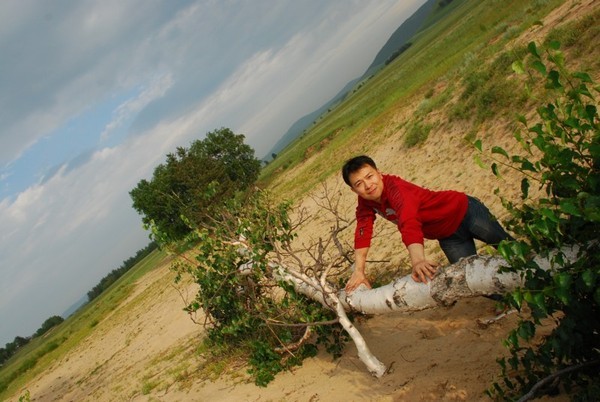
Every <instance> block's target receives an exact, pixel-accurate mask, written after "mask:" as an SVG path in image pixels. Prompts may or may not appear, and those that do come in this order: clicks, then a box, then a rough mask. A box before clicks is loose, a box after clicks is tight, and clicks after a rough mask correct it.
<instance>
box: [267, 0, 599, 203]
mask: <svg viewBox="0 0 600 402" xmlns="http://www.w3.org/2000/svg"><path fill="white" fill-rule="evenodd" d="M562 3H564V1H561V0H545V1H541V0H540V1H528V2H522V1H518V0H510V1H509V0H507V1H478V0H456V1H454V2H452V3H451V4H450V5H449V6H447V7H446V8H444V9H441V10H439V9H438V11H437V13H436V14H434V15H432V17H431V18H432V20H431V23H433V22H435V21H437V23H435V24H432V25H430V26H429V27H428V28H426V29H424V30H422V31H421V32H420V33H418V34H417V35H416V37H415V38H414V40H413V45H412V46H411V47H410V48H409V49H408V50H407V51H405V52H404V53H402V54H401V55H400V56H399V57H398V58H396V59H395V60H394V61H393V62H392V63H391V64H390V65H388V66H386V67H385V68H384V69H382V70H381V71H380V72H379V73H378V74H376V75H375V76H373V77H371V78H369V79H368V80H366V81H364V82H362V83H360V84H358V85H357V86H356V88H355V89H354V90H353V91H352V92H351V94H350V95H349V96H348V97H347V98H346V99H345V101H344V102H343V103H341V104H340V105H338V107H337V108H335V109H333V110H332V111H331V112H328V113H327V114H326V115H324V116H321V118H320V119H319V120H318V122H317V124H315V125H314V126H313V127H312V128H310V130H307V131H306V132H305V133H304V134H303V135H302V136H300V137H299V138H298V139H296V140H295V141H294V142H293V143H292V144H291V145H290V146H288V147H287V148H286V149H284V150H283V151H282V152H280V153H279V155H278V156H277V158H276V159H275V160H274V161H272V162H271V163H270V164H269V165H268V166H266V167H265V168H264V169H263V172H262V175H261V182H262V183H263V186H265V187H269V188H270V189H271V190H272V191H274V192H275V193H276V194H278V195H280V196H281V197H285V198H290V199H296V198H297V197H298V196H300V195H301V194H305V193H306V191H307V190H309V189H311V188H314V186H315V185H316V184H317V183H318V182H320V181H322V180H324V179H325V178H327V177H329V176H330V175H332V174H334V173H337V171H338V170H339V168H340V166H341V164H342V163H343V161H344V160H345V159H347V158H348V157H351V156H354V155H356V154H359V153H368V152H369V150H370V149H371V148H372V147H373V146H375V145H376V144H377V142H378V141H380V140H381V139H383V138H386V137H387V136H389V135H391V134H394V133H396V132H397V131H398V130H404V131H405V132H406V134H405V135H407V139H406V146H407V147H410V146H414V145H416V144H417V143H419V142H422V141H424V140H425V139H426V138H427V134H428V131H429V130H431V128H432V126H433V125H435V124H440V121H439V118H438V120H437V121H435V120H434V121H428V119H427V116H428V115H429V114H430V113H431V112H432V111H434V110H436V109H442V108H443V109H444V114H445V116H443V117H445V119H447V120H456V119H463V120H468V125H469V126H471V127H473V128H474V129H476V128H477V125H478V124H480V123H481V122H482V121H483V120H485V119H489V118H491V117H492V116H494V117H498V116H499V115H511V114H512V112H511V111H512V110H518V109H520V108H521V107H522V106H523V103H524V102H525V99H524V98H523V97H518V96H517V97H516V96H515V85H516V84H512V83H511V82H510V81H509V80H507V79H506V76H507V75H509V74H510V72H511V70H510V66H511V64H512V62H513V61H514V60H516V59H517V58H519V57H520V56H522V55H523V54H524V49H525V45H526V44H520V45H517V46H515V45H513V44H512V43H511V41H513V39H515V38H517V37H518V36H519V35H520V34H521V33H522V32H523V31H525V30H527V29H529V28H531V27H532V26H535V25H536V24H539V21H540V19H541V18H543V17H544V16H545V15H546V14H548V13H549V11H551V10H552V9H554V8H555V7H556V6H558V5H560V4H562ZM450 11H451V13H449V12H450ZM448 13H449V14H448ZM445 14H448V15H447V16H446V17H445V18H442V17H444V15H445ZM597 20H598V16H597V13H596V14H595V15H593V16H589V18H588V19H587V22H584V23H583V24H581V25H582V26H571V27H564V28H561V29H560V30H557V31H554V32H553V34H552V35H553V36H556V37H557V39H565V38H566V39H568V40H567V41H565V42H566V43H565V44H566V45H568V46H577V47H578V50H577V51H576V52H575V56H576V57H578V58H582V59H583V58H586V59H587V60H582V62H583V64H588V65H590V66H591V67H595V68H597V67H598V65H597V63H598V61H597V57H596V59H595V63H596V65H593V63H594V61H593V60H594V58H590V57H589V56H590V53H591V54H592V55H593V54H597V52H595V51H594V49H593V48H592V46H593V45H592V44H593V43H597V40H598V39H597V36H598V29H597V26H598V24H597V22H598V21H597ZM594 24H595V26H594ZM576 38H577V40H575V39H576ZM590 50H591V51H590ZM588 51H590V53H586V52H588ZM440 82H443V89H442V90H438V89H437V88H436V84H437V83H440ZM449 103H452V105H451V106H450V107H448V104H449ZM402 108H412V109H413V110H414V114H412V115H411V116H410V118H408V119H401V120H398V119H397V118H396V117H395V115H396V113H397V111H398V110H399V109H402ZM466 131H468V130H466ZM295 169H296V170H298V169H299V170H300V171H299V173H296V174H295V179H294V180H292V181H278V180H277V178H278V177H281V173H282V172H285V171H291V170H295Z"/></svg>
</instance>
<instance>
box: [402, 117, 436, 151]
mask: <svg viewBox="0 0 600 402" xmlns="http://www.w3.org/2000/svg"><path fill="white" fill-rule="evenodd" d="M430 131H431V125H428V124H422V123H421V122H416V123H413V124H411V125H410V126H409V127H408V128H407V130H406V135H405V136H404V145H405V146H407V147H408V148H412V147H414V146H415V145H417V144H420V143H422V142H425V140H426V139H427V137H428V136H429V132H430Z"/></svg>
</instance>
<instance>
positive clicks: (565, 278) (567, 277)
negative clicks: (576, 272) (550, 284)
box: [554, 272, 573, 289]
mask: <svg viewBox="0 0 600 402" xmlns="http://www.w3.org/2000/svg"><path fill="white" fill-rule="evenodd" d="M572 282H573V277H572V276H571V274H569V273H568V272H561V273H558V274H556V275H554V283H556V285H557V286H558V287H559V288H561V289H564V288H567V289H568V288H569V287H570V286H571V283H572Z"/></svg>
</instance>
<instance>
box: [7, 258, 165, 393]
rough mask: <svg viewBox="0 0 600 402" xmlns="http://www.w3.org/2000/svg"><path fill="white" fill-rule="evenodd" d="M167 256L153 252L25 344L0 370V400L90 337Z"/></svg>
mask: <svg viewBox="0 0 600 402" xmlns="http://www.w3.org/2000/svg"><path fill="white" fill-rule="evenodd" d="M166 259H167V256H166V254H165V253H164V252H161V251H158V250H155V251H153V252H152V253H150V254H149V255H148V256H147V257H146V258H144V259H143V260H142V261H141V262H140V263H139V264H137V265H136V266H135V267H133V268H132V269H131V270H129V271H128V272H127V273H126V274H125V275H123V277H121V278H120V279H119V280H118V281H117V282H115V283H114V284H113V285H112V286H111V287H110V288H109V289H108V290H107V291H105V292H104V293H103V294H102V295H100V296H99V297H98V298H96V299H94V300H93V301H92V302H91V303H89V304H86V305H85V306H83V307H82V308H81V309H80V310H78V311H77V312H76V313H74V314H73V315H72V316H70V317H69V318H67V319H66V320H65V321H64V322H63V323H61V324H60V325H58V326H56V327H54V328H52V329H51V330H50V331H49V332H48V333H46V334H45V335H43V336H41V337H38V338H35V339H33V340H32V341H31V342H30V343H29V344H27V345H26V346H24V347H23V348H22V349H21V350H20V351H19V352H18V353H17V354H16V355H15V356H13V358H12V359H10V360H9V361H8V362H7V363H6V364H5V365H4V366H3V367H2V369H1V370H0V400H4V399H5V397H7V396H8V395H12V393H13V392H14V390H15V389H19V387H21V386H22V385H23V384H25V383H27V382H28V381H29V380H31V379H32V378H34V377H36V376H37V375H39V374H40V373H42V372H44V370H46V369H47V368H48V367H49V366H50V365H51V364H52V362H53V361H55V360H57V359H60V358H61V357H62V356H64V355H65V354H66V353H67V352H69V351H70V350H71V349H72V348H74V347H75V346H77V345H78V344H80V343H81V342H82V341H83V340H84V339H85V338H87V337H88V336H90V335H91V334H92V333H93V332H94V329H95V327H96V326H97V325H98V323H100V322H101V321H102V320H103V319H104V318H106V317H107V316H108V315H109V314H111V313H112V312H113V311H115V310H116V309H118V308H119V306H120V304H121V303H122V302H123V301H124V300H125V299H126V298H127V297H128V296H129V295H130V294H131V292H132V291H133V290H134V284H135V282H136V281H137V280H138V279H139V278H141V277H142V276H144V275H145V274H147V273H148V272H150V271H152V270H153V269H155V268H156V267H157V266H159V265H161V264H163V263H165V260H166Z"/></svg>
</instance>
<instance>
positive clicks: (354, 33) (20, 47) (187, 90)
mask: <svg viewBox="0 0 600 402" xmlns="http://www.w3.org/2000/svg"><path fill="white" fill-rule="evenodd" d="M424 2H425V0H402V1H399V0H327V1H323V0H302V1H296V0H252V1H250V0H245V1H242V0H238V1H234V0H231V1H228V0H198V1H193V0H178V1H167V0H80V1H73V0H69V1H66V0H53V1H51V2H50V1H42V0H35V1H34V0H2V1H1V2H0V54H1V55H2V58H1V59H0V88H1V90H0V346H4V344H5V343H7V342H12V340H13V339H14V337H15V336H23V337H26V336H30V335H32V334H33V333H34V332H35V331H36V330H37V329H38V328H39V327H40V326H41V324H42V323H43V322H44V321H45V320H46V319H47V318H49V317H50V316H53V315H62V314H63V313H64V312H65V311H66V310H67V309H68V308H69V307H70V306H72V305H73V304H74V303H75V302H77V301H78V300H80V299H81V298H82V297H83V296H85V295H86V294H87V292H88V291H89V290H90V289H92V288H93V287H94V286H95V285H96V284H97V283H98V282H99V281H100V279H102V278H103V277H104V276H105V275H106V274H108V273H109V272H110V271H112V270H113V269H115V268H119V267H120V266H121V264H122V263H123V261H125V260H127V259H128V258H129V257H132V256H134V255H135V253H136V252H137V251H138V250H140V249H142V248H144V247H145V246H146V245H147V244H148V243H149V241H150V240H149V237H148V232H146V231H144V229H143V228H142V223H141V217H140V216H139V215H138V214H137V212H136V211H135V210H134V209H133V208H132V206H131V205H132V201H131V198H130V197H129V191H130V190H131V189H133V188H134V187H135V186H136V185H137V183H138V182H139V181H140V180H142V179H151V178H152V173H153V171H154V168H155V167H156V166H158V165H159V164H161V163H163V162H164V161H165V159H166V155H167V154H168V153H170V152H173V151H175V149H176V148H177V147H189V145H190V144H191V142H192V141H194V140H198V139H203V138H204V137H205V135H206V133H207V132H210V131H212V130H215V129H218V128H221V127H228V128H230V129H232V130H233V131H234V132H236V133H238V134H244V135H245V136H246V143H248V144H249V145H251V146H252V147H253V148H254V150H255V153H256V156H257V157H258V158H262V157H264V156H265V155H267V154H268V153H269V151H270V150H271V147H272V146H273V145H274V144H275V143H276V142H277V141H278V140H279V139H280V138H281V137H282V136H283V134H285V132H286V131H287V130H288V128H289V127H290V126H291V125H292V124H293V123H294V122H295V121H296V120H297V119H298V118H300V117H302V116H303V115H305V114H307V113H310V112H312V111H314V110H316V109H317V108H318V107H320V106H321V105H323V104H324V103H325V102H327V101H328V100H330V99H331V98H332V97H333V96H334V95H336V94H337V92H338V91H339V90H341V88H342V87H343V86H344V85H345V84H346V83H347V82H348V81H350V80H352V79H355V78H357V77H359V76H360V75H362V73H363V72H364V71H365V70H366V69H367V67H368V66H369V65H370V63H371V62H372V61H373V59H374V58H375V55H376V54H377V52H378V51H379V49H380V48H381V47H382V46H383V44H384V43H385V42H386V40H387V39H388V38H389V36H390V35H391V34H392V33H393V32H394V30H395V29H396V28H397V27H398V26H400V25H401V23H402V22H403V21H404V20H405V19H406V18H408V17H409V16H410V15H411V14H412V13H413V12H414V11H416V10H417V8H418V7H419V6H421V5H422V4H423V3H424Z"/></svg>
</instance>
